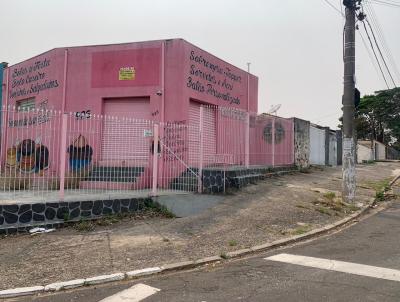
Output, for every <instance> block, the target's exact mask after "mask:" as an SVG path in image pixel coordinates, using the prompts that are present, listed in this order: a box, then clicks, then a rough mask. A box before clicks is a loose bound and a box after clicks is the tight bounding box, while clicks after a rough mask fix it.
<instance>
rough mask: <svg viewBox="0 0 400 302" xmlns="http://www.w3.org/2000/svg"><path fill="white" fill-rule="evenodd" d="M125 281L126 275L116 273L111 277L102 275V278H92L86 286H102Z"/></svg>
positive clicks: (87, 281)
mask: <svg viewBox="0 0 400 302" xmlns="http://www.w3.org/2000/svg"><path fill="white" fill-rule="evenodd" d="M124 279H125V274H124V273H116V274H111V275H102V276H96V277H91V278H86V279H85V282H84V285H94V284H102V283H107V282H112V281H121V280H124Z"/></svg>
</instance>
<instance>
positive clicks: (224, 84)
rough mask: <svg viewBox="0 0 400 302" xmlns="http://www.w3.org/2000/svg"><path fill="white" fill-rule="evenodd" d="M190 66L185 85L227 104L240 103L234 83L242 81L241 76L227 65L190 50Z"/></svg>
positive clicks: (237, 83)
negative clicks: (216, 62)
mask: <svg viewBox="0 0 400 302" xmlns="http://www.w3.org/2000/svg"><path fill="white" fill-rule="evenodd" d="M189 60H190V68H189V75H188V77H187V82H186V86H187V87H188V88H191V89H193V90H195V91H197V92H200V93H204V94H207V95H211V96H213V97H214V98H216V99H218V100H223V101H224V102H226V103H227V104H229V105H232V104H236V105H239V104H240V101H241V100H240V96H239V95H235V92H234V87H235V85H240V84H241V83H242V80H243V79H242V77H241V76H240V75H238V74H236V73H235V72H233V71H232V70H231V69H230V68H229V67H227V66H220V65H219V64H215V63H213V62H211V61H209V60H207V59H206V58H205V57H203V56H202V55H200V54H199V53H197V52H196V51H194V50H192V51H191V52H190V56H189Z"/></svg>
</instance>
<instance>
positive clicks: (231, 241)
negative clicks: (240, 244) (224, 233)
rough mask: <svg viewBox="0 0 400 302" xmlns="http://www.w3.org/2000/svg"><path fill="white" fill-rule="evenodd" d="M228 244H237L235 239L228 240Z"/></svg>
mask: <svg viewBox="0 0 400 302" xmlns="http://www.w3.org/2000/svg"><path fill="white" fill-rule="evenodd" d="M228 244H229V246H236V245H237V241H236V240H234V239H233V240H229V242H228Z"/></svg>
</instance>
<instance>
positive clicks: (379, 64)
mask: <svg viewBox="0 0 400 302" xmlns="http://www.w3.org/2000/svg"><path fill="white" fill-rule="evenodd" d="M362 24H363V25H364V29H365V33H366V34H367V37H368V40H369V43H370V45H371V48H372V51H373V53H374V56H375V60H376V62H377V63H378V66H379V70H380V71H381V74H382V76H383V79H384V81H385V84H386V87H387V89H390V88H389V85H388V83H387V80H386V77H385V74H384V72H383V70H382V66H381V63H380V62H379V60H378V56H377V55H376V52H375V48H374V44H373V43H372V40H371V37H370V36H369V33H368V30H367V26H366V25H365V22H364V21H362Z"/></svg>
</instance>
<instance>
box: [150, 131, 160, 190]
mask: <svg viewBox="0 0 400 302" xmlns="http://www.w3.org/2000/svg"><path fill="white" fill-rule="evenodd" d="M158 134H159V125H158V124H154V128H153V142H154V144H153V185H152V191H151V194H152V196H157V183H158V140H159V137H158Z"/></svg>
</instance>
